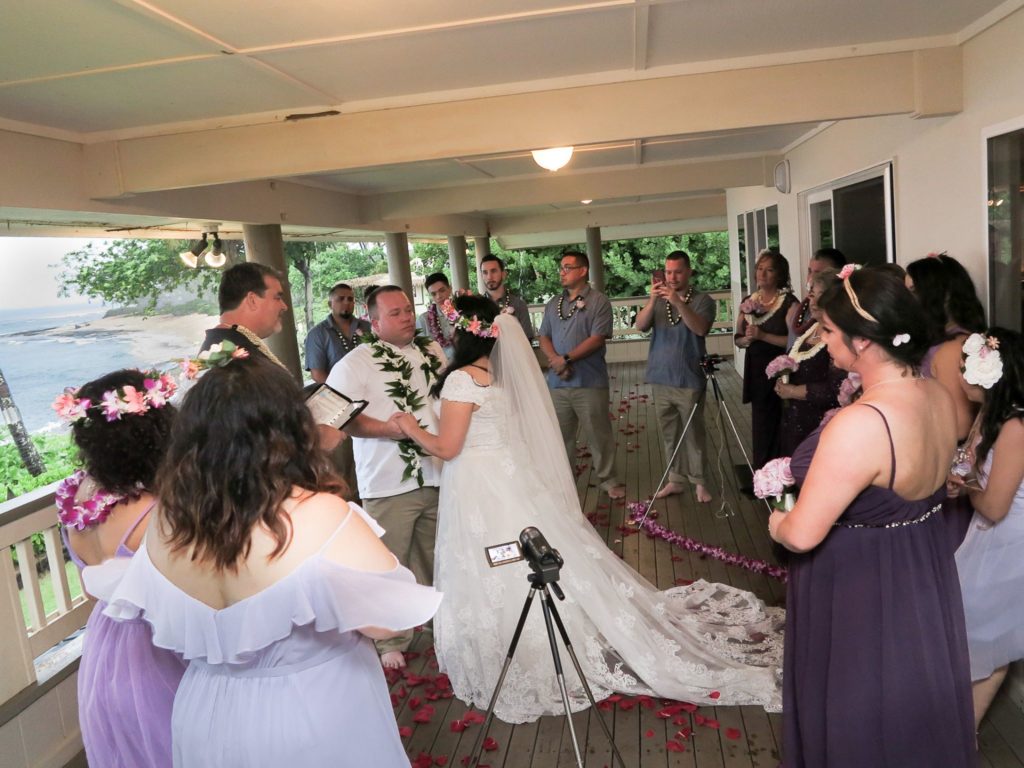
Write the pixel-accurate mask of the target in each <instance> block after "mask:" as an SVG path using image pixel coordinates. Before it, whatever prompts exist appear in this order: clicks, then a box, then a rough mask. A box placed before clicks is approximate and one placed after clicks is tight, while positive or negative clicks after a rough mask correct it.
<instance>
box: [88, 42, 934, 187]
mask: <svg viewBox="0 0 1024 768" xmlns="http://www.w3.org/2000/svg"><path fill="white" fill-rule="evenodd" d="M934 66H941V68H942V69H943V70H945V69H946V68H947V67H948V60H943V61H941V62H937V61H936V58H935V57H915V54H914V52H913V51H908V52H901V53H890V54H882V55H876V56H863V57H858V58H844V59H833V60H825V61H814V62H803V63H797V64H786V65H780V66H772V67H760V68H755V69H740V70H730V71H721V72H710V73H702V74H692V75H680V76H675V77H664V78H654V79H647V80H636V81H629V82H618V83H611V84H604V85H592V86H582V87H576V88H567V89H563V90H552V91H542V92H535V93H522V94H514V95H508V96H497V97H490V98H477V99H467V100H465V101H458V102H451V103H446V104H426V105H418V106H411V107H402V108H396V109H380V110H374V111H367V112H359V113H352V114H342V115H338V116H334V117H322V118H317V119H311V120H304V121H301V122H277V123H271V124H263V125H249V126H237V127H232V128H222V129H219V130H209V131H194V132H188V133H179V134H174V135H165V136H151V137H142V138H134V139H123V140H120V141H113V142H103V143H98V144H90V145H87V146H85V147H83V152H84V155H85V158H86V172H87V175H86V180H87V184H88V189H89V195H90V196H91V197H102V198H111V197H120V196H124V195H130V194H135V193H140V192H150V191H155V190H162V189H180V188H186V187H194V186H204V185H210V184H224V183H230V182H238V181H248V180H254V179H260V178H268V177H272V178H273V177H276V178H280V177H287V176H297V175H304V174H311V173H324V172H331V171H341V170H348V169H354V168H366V167H373V166H379V165H391V164H397V163H410V162H419V161H424V160H436V159H446V158H455V157H461V158H471V157H473V156H475V155H491V154H501V153H507V152H515V151H521V150H523V149H529V148H532V147H545V146H560V145H567V144H572V145H576V146H579V145H585V144H594V143H601V142H609V141H632V140H634V139H636V138H637V137H638V136H637V134H638V131H639V130H640V129H639V127H638V126H640V125H642V126H643V134H644V135H645V136H669V135H678V134H690V133H704V132H710V131H720V130H734V129H738V128H749V127H757V126H765V125H778V124H790V123H805V122H820V121H824V120H837V119H844V118H857V117H868V116H876V115H886V114H908V113H918V114H922V115H923V114H928V112H929V104H930V103H931V102H932V101H933V100H937V101H941V102H942V109H943V112H946V111H947V110H948V108H949V105H948V99H944V98H938V97H936V96H935V94H934V91H935V90H936V89H940V88H941V87H942V84H941V81H940V79H939V78H935V77H929V76H928V75H929V71H930V68H931V67H934ZM921 107H923V111H922V109H921ZM583 116H586V119H582V117H583ZM541 117H543V119H541ZM641 117H642V119H641Z"/></svg>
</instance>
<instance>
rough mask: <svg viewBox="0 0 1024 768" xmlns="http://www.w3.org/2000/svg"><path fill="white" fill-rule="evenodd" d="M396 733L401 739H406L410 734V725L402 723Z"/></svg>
mask: <svg viewBox="0 0 1024 768" xmlns="http://www.w3.org/2000/svg"><path fill="white" fill-rule="evenodd" d="M398 735H399V736H401V737H402V738H403V739H407V738H408V737H410V736H412V726H411V725H403V726H402V727H401V728H399V729H398Z"/></svg>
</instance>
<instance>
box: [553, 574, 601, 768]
mask: <svg viewBox="0 0 1024 768" xmlns="http://www.w3.org/2000/svg"><path fill="white" fill-rule="evenodd" d="M543 591H544V599H543V600H542V602H541V607H542V608H543V609H544V626H545V627H546V628H547V630H548V643H549V644H550V645H551V658H552V660H553V661H554V662H555V678H556V679H557V680H558V689H559V691H561V693H562V706H564V707H565V722H566V723H568V724H569V737H570V738H571V739H572V748H573V751H574V752H575V753H576V765H577V766H579V768H583V755H581V754H580V745H579V742H578V741H577V740H576V726H575V725H573V722H572V709H571V708H570V707H569V691H568V689H566V687H565V674H564V673H563V672H562V658H561V656H559V654H558V642H557V641H556V640H555V628H554V626H553V625H552V623H551V613H552V611H553V610H554V605H553V604H552V602H551V593H550V592H548V588H547V586H546V585H545V586H544V588H543ZM559 624H561V622H559ZM565 640H566V638H565V635H562V641H563V642H565ZM583 685H584V686H586V681H584V683H583ZM591 701H593V697H591Z"/></svg>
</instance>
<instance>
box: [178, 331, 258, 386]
mask: <svg viewBox="0 0 1024 768" xmlns="http://www.w3.org/2000/svg"><path fill="white" fill-rule="evenodd" d="M248 356H249V350H247V349H246V348H245V347H240V346H238V345H237V344H235V343H234V342H233V341H222V342H221V343H220V344H214V345H212V346H211V347H210V348H209V349H204V350H203V351H202V352H200V353H199V356H198V357H196V358H188V357H186V358H185V359H184V360H182V361H181V362H180V363H178V367H179V368H180V369H181V377H182V378H183V379H187V380H189V381H191V380H192V379H195V378H196V377H198V376H199V374H200V373H202V372H203V371H208V370H210V369H211V368H223V367H224V366H225V365H227V364H228V363H230V362H231V361H232V360H244V359H245V358H247V357H248Z"/></svg>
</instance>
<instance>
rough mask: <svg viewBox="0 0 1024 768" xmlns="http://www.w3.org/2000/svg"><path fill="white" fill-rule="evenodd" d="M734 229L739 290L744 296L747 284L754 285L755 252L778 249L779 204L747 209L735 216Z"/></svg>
mask: <svg viewBox="0 0 1024 768" xmlns="http://www.w3.org/2000/svg"><path fill="white" fill-rule="evenodd" d="M736 229H737V232H738V234H739V245H740V265H741V266H742V265H744V264H745V265H746V269H740V292H741V293H742V294H743V295H744V296H745V295H746V294H747V286H751V285H754V266H755V264H756V262H757V254H759V253H760V252H761V251H763V250H764V249H765V248H771V249H772V250H775V251H777V250H779V206H777V205H770V206H768V207H767V208H758V209H757V210H753V211H747V212H746V213H742V214H740V215H739V216H737V217H736Z"/></svg>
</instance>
